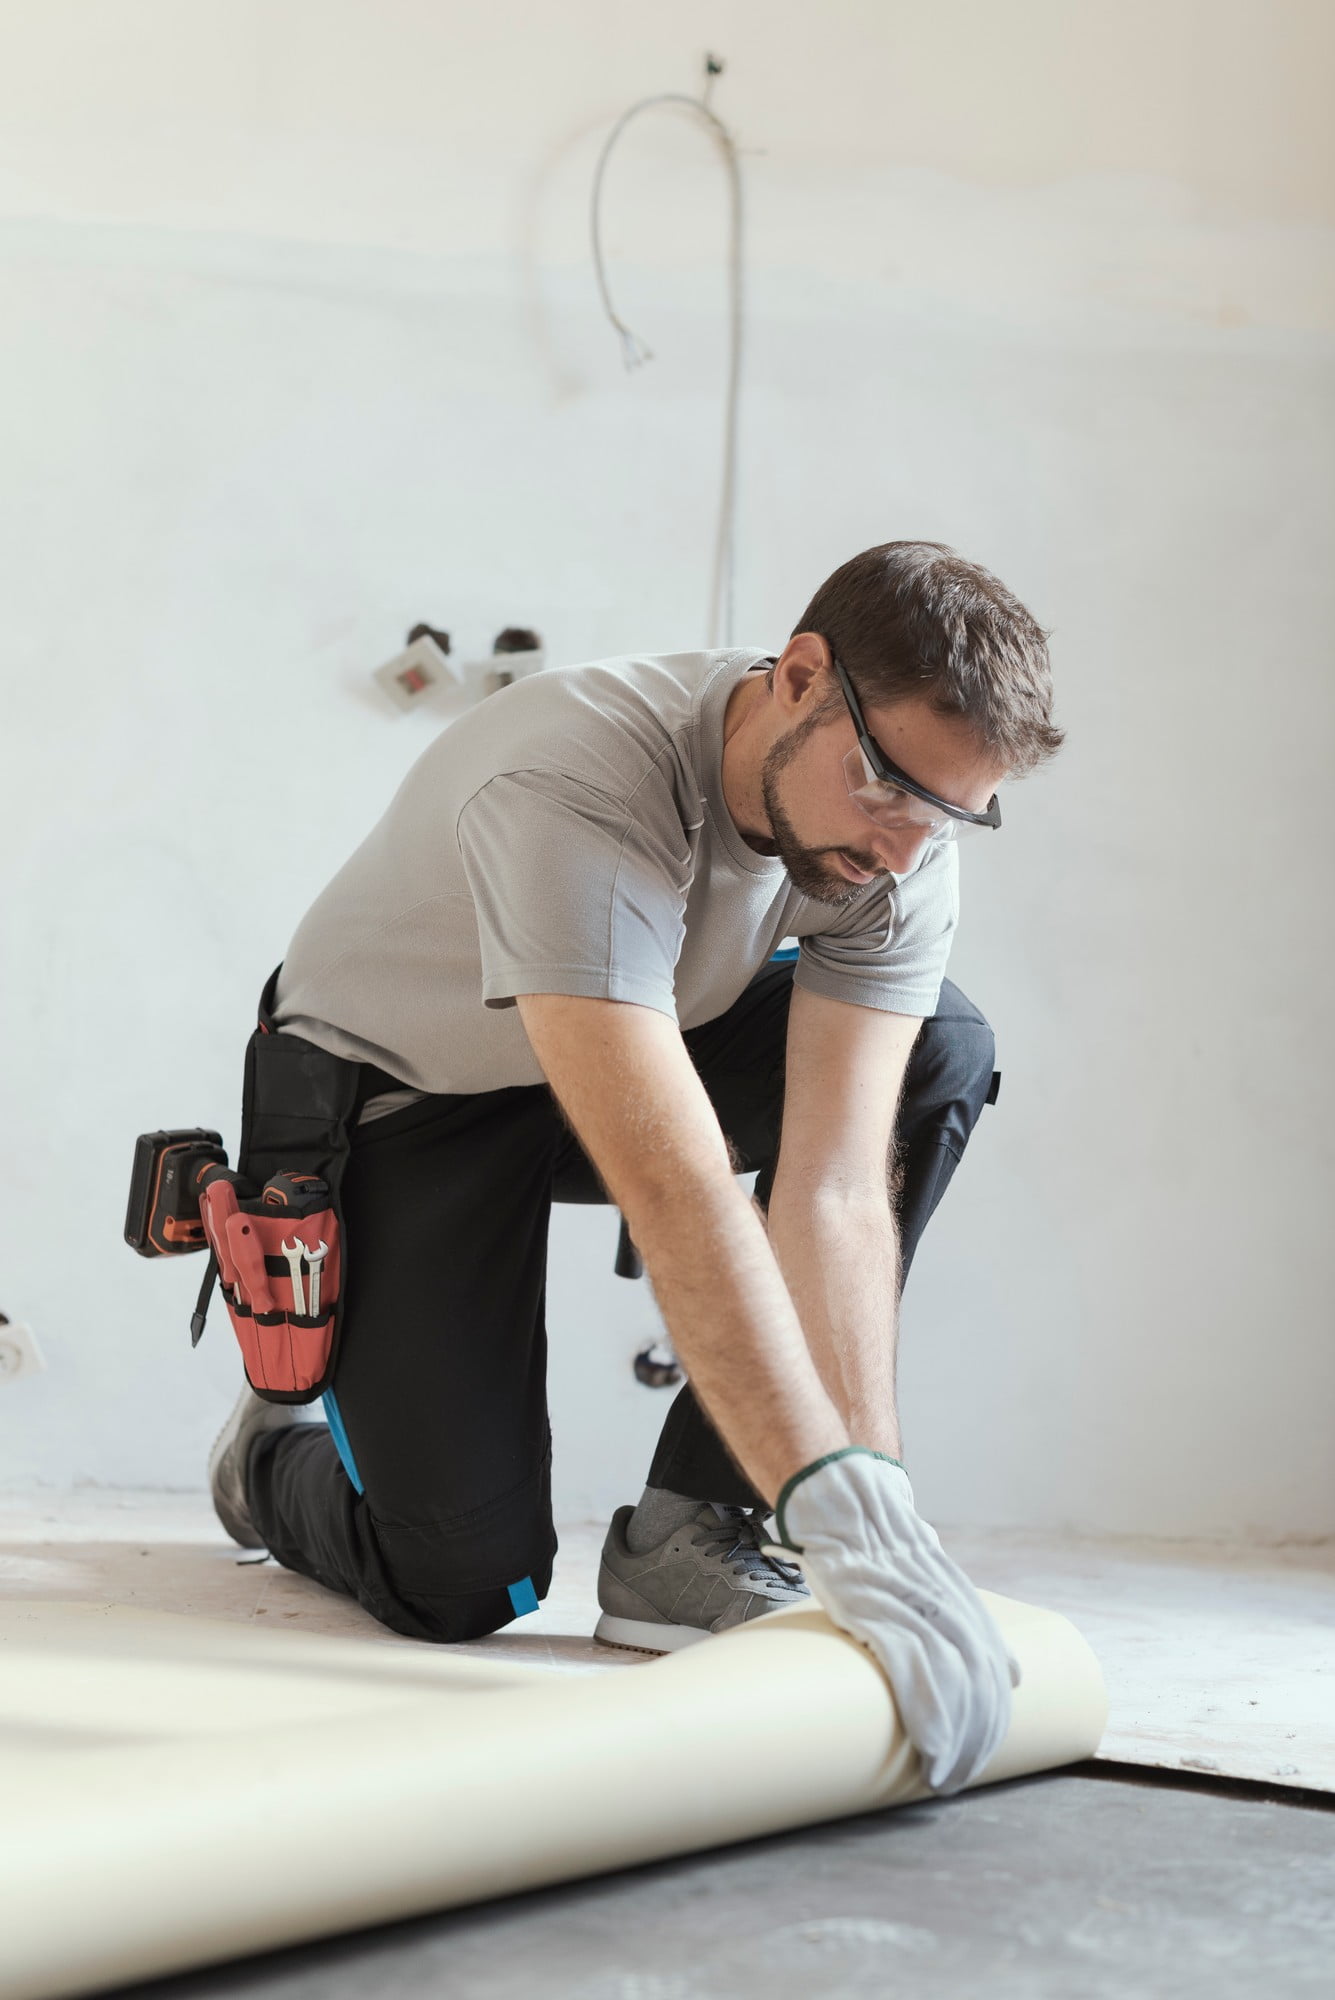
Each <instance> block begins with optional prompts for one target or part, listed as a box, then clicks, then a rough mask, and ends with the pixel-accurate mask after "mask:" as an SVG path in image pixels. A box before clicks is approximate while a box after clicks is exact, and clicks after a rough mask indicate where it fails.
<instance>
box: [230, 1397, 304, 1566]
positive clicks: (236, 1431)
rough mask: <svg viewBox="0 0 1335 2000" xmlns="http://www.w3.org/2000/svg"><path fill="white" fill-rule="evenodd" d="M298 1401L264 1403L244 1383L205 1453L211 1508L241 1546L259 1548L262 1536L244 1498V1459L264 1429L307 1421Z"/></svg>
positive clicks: (279, 1428) (277, 1428) (268, 1429)
mask: <svg viewBox="0 0 1335 2000" xmlns="http://www.w3.org/2000/svg"><path fill="white" fill-rule="evenodd" d="M307 1421H308V1419H307V1417H306V1414H305V1405H303V1404H301V1403H266V1402H265V1400H264V1398H263V1396H257V1395H256V1394H255V1392H254V1390H253V1389H252V1388H251V1386H250V1384H249V1383H247V1384H246V1385H245V1387H244V1388H243V1389H242V1391H241V1394H240V1395H239V1396H238V1397H237V1399H236V1408H235V1409H234V1410H233V1411H232V1414H231V1416H230V1417H229V1418H228V1419H227V1422H226V1423H225V1424H224V1425H223V1427H222V1429H221V1430H220V1431H219V1433H218V1435H217V1437H216V1438H215V1439H214V1441H213V1450H212V1451H211V1452H210V1453H209V1491H210V1492H211V1493H212V1495H213V1511H214V1513H215V1514H216V1515H217V1516H218V1519H219V1520H220V1521H221V1522H222V1524H223V1526H224V1528H226V1530H227V1532H228V1534H229V1535H230V1536H231V1537H232V1540H233V1541H234V1542H239V1543H240V1544H241V1547H242V1548H243V1549H262V1548H263V1547H264V1537H263V1535H262V1534H261V1533H260V1531H259V1529H258V1528H257V1527H256V1526H255V1523H254V1522H253V1521H252V1520H251V1518H250V1503H249V1501H248V1500H247V1498H246V1461H247V1459H248V1458H249V1457H250V1454H251V1449H252V1447H253V1446H254V1444H255V1441H256V1439H257V1438H258V1437H260V1436H261V1434H262V1433H263V1432H264V1431H280V1430H286V1429H287V1427H288V1425H289V1424H300V1423H305V1422H307Z"/></svg>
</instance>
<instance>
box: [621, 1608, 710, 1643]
mask: <svg viewBox="0 0 1335 2000" xmlns="http://www.w3.org/2000/svg"><path fill="white" fill-rule="evenodd" d="M593 1636H594V1638H595V1640H596V1641H597V1643H598V1644H599V1645H600V1646H620V1647H622V1648H623V1650H624V1651H626V1652H628V1653H677V1652H680V1651H681V1648H682V1647H683V1646H694V1645H696V1644H697V1643H698V1642H699V1641H700V1640H701V1639H712V1638H713V1636H714V1635H713V1633H712V1632H702V1631H701V1629H700V1627H699V1626H698V1625H655V1624H652V1623H651V1622H650V1621H649V1620H648V1619H647V1618H613V1617H612V1615H611V1613H610V1612H607V1611H604V1613H603V1615H602V1617H601V1618H600V1619H599V1620H598V1623H597V1624H596V1625H595V1626H594V1628H593Z"/></svg>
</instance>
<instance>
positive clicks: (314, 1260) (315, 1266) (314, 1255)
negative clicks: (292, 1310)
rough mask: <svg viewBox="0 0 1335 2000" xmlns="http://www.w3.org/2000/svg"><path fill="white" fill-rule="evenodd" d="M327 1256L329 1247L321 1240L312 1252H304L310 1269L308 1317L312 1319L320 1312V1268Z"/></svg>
mask: <svg viewBox="0 0 1335 2000" xmlns="http://www.w3.org/2000/svg"><path fill="white" fill-rule="evenodd" d="M328 1255H329V1245H328V1244H327V1243H326V1242H324V1241H323V1240H322V1241H321V1242H320V1243H319V1244H318V1246H317V1247H316V1248H315V1249H314V1250H311V1249H307V1252H306V1262H307V1264H308V1265H309V1267H310V1274H311V1311H310V1316H311V1318H312V1319H314V1318H315V1317H316V1315H317V1314H318V1313H319V1310H320V1267H321V1265H322V1264H323V1263H324V1260H325V1258H326V1257H327V1256H328Z"/></svg>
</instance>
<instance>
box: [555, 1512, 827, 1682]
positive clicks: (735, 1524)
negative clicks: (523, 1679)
mask: <svg viewBox="0 0 1335 2000" xmlns="http://www.w3.org/2000/svg"><path fill="white" fill-rule="evenodd" d="M634 1511H635V1509H634V1508H633V1507H618V1508H617V1510H616V1513H615V1514H614V1515H613V1516H612V1525H611V1527H610V1528H609V1529H608V1531H607V1540H606V1542H605V1543H604V1544H603V1560H602V1567H601V1568H600V1569H599V1572H598V1602H599V1604H600V1606H601V1607H602V1614H603V1615H602V1617H601V1618H600V1619H599V1620H598V1623H597V1626H596V1627H595V1629H594V1634H593V1636H594V1638H595V1639H598V1640H601V1642H602V1643H603V1645H605V1646H629V1647H632V1648H635V1649H636V1650H638V1651H641V1652H646V1653H671V1652H675V1651H676V1649H677V1648H678V1647H679V1646H690V1645H693V1644H694V1643H695V1641H696V1640H697V1639H707V1638H708V1637H709V1635H710V1633H711V1632H725V1631H727V1630H728V1629H729V1627H730V1626H733V1625H741V1624H743V1623H745V1621H746V1620H747V1619H750V1618H761V1617H763V1616H764V1614H765V1613H766V1612H767V1611H777V1610H778V1608H779V1607H780V1605H783V1604H800V1603H802V1602H803V1601H805V1600H806V1598H807V1597H808V1596H809V1595H810V1593H809V1592H808V1590H807V1587H806V1585H805V1584H804V1583H803V1581H802V1578H801V1574H800V1572H799V1571H798V1569H797V1568H796V1566H795V1565H794V1564H792V1563H786V1562H780V1561H779V1559H778V1558H777V1557H776V1556H766V1555H762V1554H761V1552H760V1551H761V1544H762V1543H763V1542H766V1541H768V1540H769V1536H768V1535H767V1533H766V1532H765V1525H764V1524H765V1522H766V1520H767V1519H768V1515H767V1514H766V1513H765V1512H764V1510H763V1509H761V1508H759V1507H753V1508H749V1509H748V1508H746V1507H719V1506H715V1505H714V1503H713V1502H712V1501H709V1500H706V1501H703V1502H702V1503H701V1506H700V1511H699V1513H698V1514H696V1515H695V1516H694V1518H693V1519H691V1520H689V1521H687V1522H686V1523H685V1525H684V1526H683V1527H680V1528H676V1529H674V1530H673V1532H672V1533H671V1534H670V1535H669V1536H668V1537H667V1539H666V1540H665V1541H663V1542H660V1543H659V1545H658V1547H657V1548H655V1549H648V1550H646V1552H645V1553H644V1554H643V1555H639V1556H636V1555H632V1554H631V1552H630V1550H629V1548H628V1547H627V1546H626V1523H627V1521H628V1520H629V1519H630V1517H631V1515H632V1514H633V1513H634Z"/></svg>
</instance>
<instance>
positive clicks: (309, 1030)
mask: <svg viewBox="0 0 1335 2000" xmlns="http://www.w3.org/2000/svg"><path fill="white" fill-rule="evenodd" d="M772 658H773V655H772V654H768V653H763V652H759V651H757V650H755V649H754V648H745V649H742V650H732V651H724V652H702V653H671V654H657V655H649V656H638V655H637V656H631V657H627V658H619V659H610V660H594V661H591V662H589V663H588V664H586V665H582V666H573V667H559V668H550V669H548V670H547V671H545V672H543V673H539V674H536V675H534V676H533V677H532V678H530V679H527V680H521V681H516V682H514V683H513V684H512V685H511V686H509V687H506V688H503V689H501V690H500V692H499V693H496V694H493V695H489V696H488V697H487V699H486V700H485V701H484V702H481V703H479V704H478V706H477V707H475V708H472V709H469V710H468V711H467V712H466V713H465V714H463V715H462V716H460V717H459V719H458V720H457V721H455V722H453V723H451V724H450V725H449V727H448V728H446V729H444V730H443V731H442V732H441V734H440V735H439V736H438V737H437V738H436V739H435V741H434V742H433V743H431V744H430V745H429V746H428V748H427V749H426V750H425V751H424V752H423V753H422V755H421V756H420V757H419V758H418V760H417V762H416V763H415V764H414V765H413V767H412V769H411V770H410V771H409V772H408V775H407V776H406V778H405V779H404V780H403V783H402V784H401V785H400V787H399V789H398V791H397V793H396V794H395V796H394V798H393V799H392V800H391V801H390V804H389V807H388V809H387V810H386V811H385V813H384V814H383V815H382V816H381V818H380V820H379V821H378V823H377V824H376V825H375V826H374V827H373V828H372V830H371V832H370V833H369V834H368V835H367V837H366V839H365V840H364V841H363V842H362V844H361V846H360V847H359V848H358V849H357V850H356V852H355V853H354V854H353V855H352V857H351V858H350V860H349V861H348V862H347V863H346V864H345V866H344V867H342V868H341V869H340V870H339V872H338V874H337V875H335V877H334V878H333V880H332V881H331V882H330V884H329V886H328V887H327V888H326V889H325V890H324V891H323V892H322V893H321V895H319V896H318V897H317V898H316V900H315V902H314V903H313V904H312V906H311V908H310V909H309V910H308V911H307V913H306V915H305V916H304V917H303V918H302V920H301V923H300V924H299V925H298V927H297V931H296V935H295V936H294V937H293V939H292V943H291V945H290V947H289V948H288V951H287V954H286V957H285V958H284V961H283V970H282V973H281V974H280V977H279V982H278V992H277V1004H276V1007H275V1018H276V1020H277V1021H278V1023H279V1025H280V1026H281V1027H284V1028H287V1029H290V1030H291V1031H292V1032H294V1033H296V1034H299V1035H304V1036H305V1037H306V1038H307V1039H308V1040H309V1041H312V1042H315V1043H316V1044H318V1046H320V1047H321V1048H325V1049H329V1050H330V1051H332V1053H333V1054H335V1055H340V1056H346V1057H349V1058H350V1059H352V1060H353V1061H360V1062H370V1063H376V1064H378V1065H379V1067H380V1068H382V1069H384V1070H387V1071H388V1072H389V1073H390V1074H391V1075H392V1076H396V1077H400V1078H401V1079H402V1080H403V1083H404V1085H405V1086H407V1091H408V1092H409V1093H421V1092H456V1091H480V1090H498V1089H500V1088H502V1087H503V1086H506V1085H510V1084H534V1083H541V1082H542V1081H543V1075H542V1071H541V1069H540V1068H539V1066H538V1062H537V1059H536V1057H535V1056H534V1054H533V1051H532V1049H531V1047H530V1046H529V1041H528V1037H527V1036H526V1035H525V1033H524V1028H523V1023H522V1022H521V1020H520V1018H519V1014H518V1012H517V1010H516V1008H515V1004H514V1001H515V995H516V994H518V993H570V994H585V995H590V996H593V997H595V998H599V999H608V1000H631V1001H635V1002H638V1004H639V1005H641V1006H644V1007H654V1008H657V1009H658V1011H659V1012H660V1013H663V1014H667V1015H669V1016H670V1017H671V1018H672V1019H673V1020H675V1021H676V1022H677V1023H678V1024H679V1026H680V1027H682V1028H683V1029H685V1028H692V1027H696V1026H698V1024H699V1023H700V1022H702V1021H711V1020H713V1019H714V1018H715V1017H716V1016H717V1015H719V1014H723V1013H725V1012H726V1011H727V1009H728V1008H729V1007H730V1006H731V1005H732V1003H733V1001H734V1000H736V999H737V997H738V996H739V994H741V993H742V991H743V990H744V988H745V987H746V985H747V982H748V981H749V980H750V979H751V978H752V976H753V975H754V974H755V973H756V972H758V971H759V970H760V968H761V967H762V966H763V965H764V964H765V962H766V960H767V959H768V958H770V957H771V956H772V955H773V953H774V952H775V950H776V949H777V948H778V947H779V946H780V945H782V944H783V943H784V941H785V939H789V938H796V939H797V940H798V943H799V947H800V952H799V957H798V962H797V965H796V967H795V970H794V980H795V983H796V984H797V985H799V986H805V987H807V988H809V989H810V990H811V991H812V992H815V993H825V994H829V995H831V996H832V997H833V998H835V999H837V1000H851V1001H856V1002H857V1003H858V1004H859V1005H861V1006H864V1007H880V1008H884V1009H887V1010H889V1011H890V1012H892V1013H898V1014H912V1015H919V1016H927V1015H930V1014H931V1013H933V1012H934V1011H935V1008H936V1003H937V998H938V995H939V993H940V988H941V980H942V977H943V975H944V972H945V967H946V960H947V957H948V955H949V951H950V942H951V936H952V933H953V931H954V928H955V923H956V919H957V915H958V886H957V885H958V876H957V863H956V853H955V844H954V842H953V841H946V842H935V843H932V844H931V845H929V846H928V847H926V848H925V849H924V854H923V859H922V860H921V861H920V862H919V864H918V866H917V867H916V868H915V869H914V870H913V871H912V872H911V873H910V874H907V875H903V876H895V875H883V876H878V877H877V879H876V880H875V881H874V882H870V883H868V884H867V885H866V887H865V889H863V890H862V891H860V892H859V893H858V894H856V895H855V896H854V897H853V899H852V900H851V901H850V902H849V903H847V904H845V905H843V906H842V907H838V908H836V907H834V906H833V905H831V904H828V903H820V902H816V901H813V900H812V899H811V898H809V897H806V896H804V895H802V893H801V892H800V891H799V890H798V889H796V888H795V887H794V886H793V884H792V882H791V880H790V879H789V876H788V873H787V871H786V869H785V868H784V865H783V863H782V861H781V860H779V859H777V858H775V857H769V856H765V855H762V854H757V853H756V852H755V851H754V849H752V848H750V847H748V846H747V844H746V842H745V841H744V840H743V838H742V836H741V834H740V832H739V831H738V829H737V826H736V823H735V822H734V820H733V818H732V816H731V814H730V813H729V811H728V809H727V806H726V804H725V802H724V798H723V787H722V755H723V717H724V711H725V709H726V707H727V702H728V697H729V695H730V694H731V693H732V690H733V689H734V688H735V687H736V686H737V684H738V682H739V681H740V679H741V678H742V676H743V675H744V674H746V673H747V672H749V671H754V670H757V669H763V668H764V667H766V666H767V665H768V664H769V662H770V660H771V659H772ZM411 1101H412V1097H411V1095H408V1094H404V1093H397V1094H395V1095H393V1096H392V1097H390V1096H388V1095H386V1096H382V1097H380V1098H378V1099H374V1100H372V1102H371V1104H370V1105H368V1107H367V1113H369V1115H370V1116H372V1117H374V1116H376V1115H378V1114H383V1113H384V1112H386V1111H389V1110H392V1109H395V1108H397V1106H398V1105H399V1104H400V1103H407V1102H411ZM367 1113H364V1114H363V1115H364V1116H365V1115H367Z"/></svg>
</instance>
